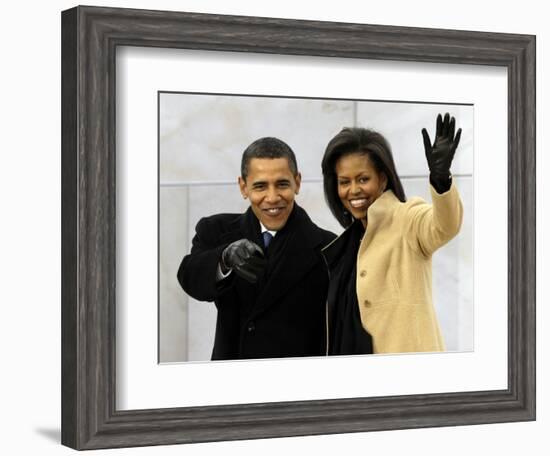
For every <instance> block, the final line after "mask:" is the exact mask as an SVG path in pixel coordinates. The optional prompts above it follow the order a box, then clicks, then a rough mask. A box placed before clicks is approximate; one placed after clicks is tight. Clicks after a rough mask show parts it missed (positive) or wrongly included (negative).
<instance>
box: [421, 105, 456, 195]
mask: <svg viewBox="0 0 550 456" xmlns="http://www.w3.org/2000/svg"><path fill="white" fill-rule="evenodd" d="M461 133H462V129H461V128H459V129H458V131H457V132H456V136H455V118H454V117H451V118H450V120H449V113H447V114H445V118H444V119H443V120H442V119H441V114H439V115H438V116H437V122H436V127H435V141H434V143H433V146H432V144H431V141H430V136H429V135H428V132H427V131H426V129H425V128H423V129H422V137H423V138H424V149H425V151H426V160H428V167H429V168H430V183H431V184H432V186H433V187H434V188H435V190H436V191H437V193H445V192H446V191H448V190H449V189H450V188H451V163H452V161H453V157H454V156H455V152H456V148H457V147H458V143H459V142H460V134H461Z"/></svg>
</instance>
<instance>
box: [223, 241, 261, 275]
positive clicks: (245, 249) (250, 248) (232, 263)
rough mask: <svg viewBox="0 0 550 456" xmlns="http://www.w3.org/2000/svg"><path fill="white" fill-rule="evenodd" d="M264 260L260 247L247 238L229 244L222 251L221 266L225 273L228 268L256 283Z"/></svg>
mask: <svg viewBox="0 0 550 456" xmlns="http://www.w3.org/2000/svg"><path fill="white" fill-rule="evenodd" d="M265 264H266V260H265V258H264V252H263V251H262V249H261V247H260V246H258V245H257V244H255V243H254V242H252V241H249V240H248V239H239V240H238V241H235V242H233V243H231V244H229V245H228V246H227V247H226V248H225V249H224V251H223V252H222V259H221V267H222V272H223V273H224V274H226V273H227V272H228V271H229V270H230V269H233V270H234V271H235V273H236V274H237V275H238V276H240V277H242V278H243V279H245V280H246V281H248V282H250V283H256V282H257V281H258V279H259V278H260V276H261V275H262V274H263V271H264V269H265Z"/></svg>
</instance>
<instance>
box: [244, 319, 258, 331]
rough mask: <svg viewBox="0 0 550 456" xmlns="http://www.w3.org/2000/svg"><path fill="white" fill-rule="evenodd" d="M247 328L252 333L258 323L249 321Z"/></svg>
mask: <svg viewBox="0 0 550 456" xmlns="http://www.w3.org/2000/svg"><path fill="white" fill-rule="evenodd" d="M246 330H247V331H248V332H249V333H250V332H254V331H255V330H256V325H255V324H254V322H253V321H251V322H250V323H248V326H247V327H246Z"/></svg>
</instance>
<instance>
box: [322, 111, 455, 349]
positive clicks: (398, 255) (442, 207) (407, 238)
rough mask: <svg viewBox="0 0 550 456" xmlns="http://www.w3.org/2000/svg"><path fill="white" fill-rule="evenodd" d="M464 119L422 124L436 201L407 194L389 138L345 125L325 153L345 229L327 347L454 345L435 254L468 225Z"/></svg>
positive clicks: (329, 197) (334, 246)
mask: <svg viewBox="0 0 550 456" xmlns="http://www.w3.org/2000/svg"><path fill="white" fill-rule="evenodd" d="M460 134H461V130H460V129H459V130H458V132H457V133H456V135H455V119H454V117H453V118H449V114H445V118H444V119H442V118H441V115H439V116H438V117H437V125H436V136H435V141H434V143H433V145H432V144H431V141H430V138H429V136H428V133H427V131H426V129H423V130H422V136H423V139H424V148H425V152H426V159H427V162H428V167H429V170H430V184H431V196H432V203H433V204H428V203H426V202H425V201H424V200H422V199H421V198H411V199H409V200H407V199H406V198H405V192H404V191H403V186H402V184H401V181H400V180H399V176H398V175H397V172H396V170H395V164H394V161H393V157H392V154H391V150H390V146H389V144H388V143H387V141H386V140H385V139H384V137H383V136H382V135H381V134H379V133H377V132H374V131H372V130H366V129H364V128H344V129H343V130H342V131H341V132H340V133H338V134H337V135H336V136H335V137H334V138H333V139H332V140H331V141H330V142H329V144H328V146H327V149H326V151H325V155H324V157H323V162H322V168H323V185H324V191H325V199H326V201H327V204H328V206H329V208H330V210H331V211H332V213H333V215H334V216H335V217H336V219H337V220H338V221H339V222H340V224H341V225H342V226H343V227H344V228H346V230H345V231H344V233H342V235H340V236H339V237H338V238H337V239H335V240H334V241H333V242H332V243H331V244H329V245H328V246H327V247H325V248H324V249H323V254H324V255H325V258H326V260H327V264H328V267H329V271H330V285H329V293H328V305H327V326H328V328H327V332H328V334H327V336H328V350H327V352H328V354H331V355H343V354H360V353H401V352H425V351H443V350H444V349H445V346H444V342H443V338H442V335H441V331H440V329H439V324H438V321H437V317H436V314H435V310H434V307H433V304H432V254H433V253H434V252H435V251H436V250H437V249H438V248H439V247H441V246H442V245H444V244H445V243H446V242H448V241H449V240H451V239H452V238H453V237H454V236H455V235H456V234H457V233H458V231H459V229H460V225H461V223H462V203H461V201H460V197H459V195H458V191H457V189H456V187H455V185H454V183H453V182H452V178H451V174H450V166H451V162H452V160H453V157H454V153H455V151H456V148H457V147H458V143H459V141H460Z"/></svg>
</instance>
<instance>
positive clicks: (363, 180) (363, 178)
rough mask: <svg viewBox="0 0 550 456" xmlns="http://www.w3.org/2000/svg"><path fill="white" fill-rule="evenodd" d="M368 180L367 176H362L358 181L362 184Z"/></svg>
mask: <svg viewBox="0 0 550 456" xmlns="http://www.w3.org/2000/svg"><path fill="white" fill-rule="evenodd" d="M368 181H369V178H368V177H362V178H361V179H359V182H361V183H362V184H365V183H367V182H368Z"/></svg>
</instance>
